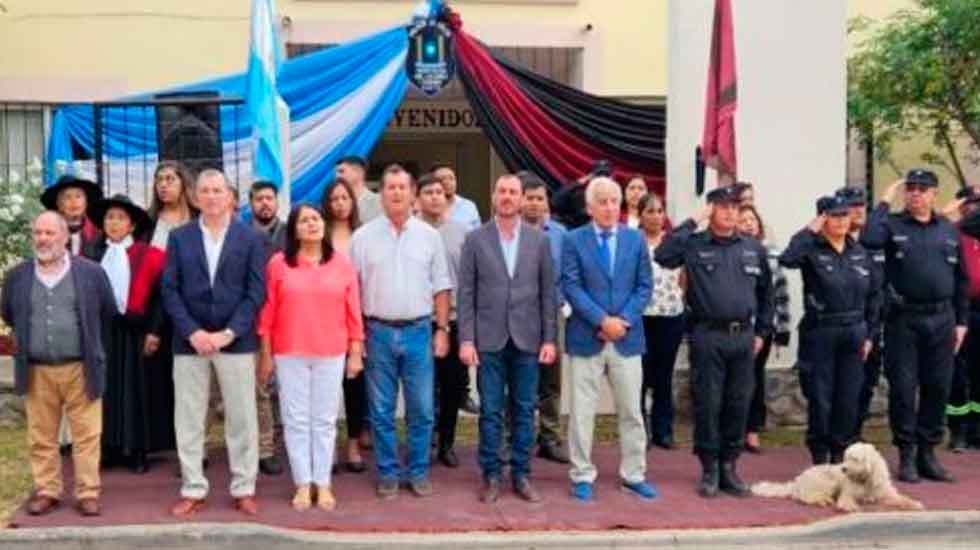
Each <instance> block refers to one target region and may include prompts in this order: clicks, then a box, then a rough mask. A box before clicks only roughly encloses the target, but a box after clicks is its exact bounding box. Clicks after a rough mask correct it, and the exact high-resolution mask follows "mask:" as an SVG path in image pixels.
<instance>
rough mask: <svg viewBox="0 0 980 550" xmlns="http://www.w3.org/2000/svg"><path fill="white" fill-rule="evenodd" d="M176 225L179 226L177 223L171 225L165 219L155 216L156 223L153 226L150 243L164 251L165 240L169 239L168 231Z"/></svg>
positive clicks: (165, 249) (165, 248)
mask: <svg viewBox="0 0 980 550" xmlns="http://www.w3.org/2000/svg"><path fill="white" fill-rule="evenodd" d="M177 227H179V225H171V224H170V222H168V221H167V220H165V219H163V218H157V223H156V226H155V227H154V228H153V237H152V238H151V239H150V244H151V245H153V246H155V247H157V248H159V249H160V250H163V251H164V252H166V251H167V241H168V240H169V239H170V232H171V231H173V230H174V229H176V228H177Z"/></svg>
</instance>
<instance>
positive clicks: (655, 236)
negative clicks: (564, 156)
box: [638, 193, 687, 449]
mask: <svg viewBox="0 0 980 550" xmlns="http://www.w3.org/2000/svg"><path fill="white" fill-rule="evenodd" d="M638 207H639V211H640V231H642V232H643V236H644V237H645V239H646V246H647V251H648V253H649V255H650V268H651V271H652V274H653V293H652V294H651V296H650V302H649V303H648V304H647V306H646V309H645V310H644V311H643V331H644V335H645V336H646V344H647V346H646V352H645V353H644V354H643V387H642V388H641V390H640V406H641V408H642V411H643V415H644V419H645V420H646V427H647V448H650V447H651V446H653V445H656V446H657V447H660V448H663V449H673V448H674V364H675V363H676V362H677V350H678V349H679V348H680V345H681V339H683V337H684V330H685V328H686V326H687V321H686V320H685V318H684V285H685V277H684V270H683V269H681V268H676V269H666V268H664V267H661V266H660V264H658V263H657V262H655V261H654V260H653V258H654V255H655V254H656V251H657V248H658V247H659V246H660V245H661V244H663V242H664V239H665V238H666V237H667V235H668V234H669V233H670V224H669V223H668V220H667V211H666V209H665V208H664V200H663V199H662V198H660V197H659V196H658V195H656V194H653V193H650V194H648V195H645V196H644V197H643V198H642V199H640V203H639V205H638ZM651 392H652V393H653V396H652V405H651V407H650V408H649V409H647V406H646V399H647V395H648V393H651Z"/></svg>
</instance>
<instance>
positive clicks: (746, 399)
mask: <svg viewBox="0 0 980 550" xmlns="http://www.w3.org/2000/svg"><path fill="white" fill-rule="evenodd" d="M742 190H743V186H742V185H739V184H735V185H730V186H726V187H719V188H718V189H715V190H713V191H711V192H710V193H708V197H707V198H708V203H709V204H708V206H707V208H706V209H705V210H704V211H702V212H701V213H700V214H699V215H698V217H697V219H696V220H690V219H689V220H686V221H685V222H684V223H682V224H680V225H679V226H678V227H677V228H676V229H674V231H673V232H672V233H671V235H670V236H668V237H667V239H666V240H665V241H664V243H663V244H662V245H660V248H658V249H657V252H656V261H657V263H659V264H660V265H662V266H664V267H666V268H668V269H674V268H677V267H680V266H681V265H685V266H686V267H687V273H688V276H689V277H688V281H689V282H688V288H687V302H688V304H689V305H690V308H691V313H692V322H693V325H692V332H691V386H692V392H693V395H694V452H695V453H696V454H697V455H698V457H699V458H700V460H701V467H702V476H701V482H700V484H699V486H698V494H700V495H701V496H703V497H713V496H715V495H716V494H718V490H719V489H721V490H722V491H725V492H726V493H730V494H732V495H735V496H748V494H749V490H748V487H747V486H746V484H745V483H743V482H742V480H741V479H739V477H738V474H737V473H736V471H735V463H736V461H737V459H738V456H739V454H740V452H741V451H742V449H743V445H744V441H743V438H744V436H745V423H746V421H747V417H748V411H749V403H750V400H751V397H752V391H753V389H754V387H755V380H754V376H753V357H754V356H755V354H756V353H758V352H759V349H760V348H761V347H762V342H763V339H764V337H765V336H766V335H767V334H768V333H769V332H770V331H771V330H772V318H773V313H772V298H771V286H772V276H771V274H770V270H769V263H768V261H767V257H766V249H765V248H764V247H763V246H762V245H761V244H760V243H759V241H757V240H755V239H753V238H751V237H745V236H742V235H739V234H738V233H737V232H736V231H735V221H736V219H737V217H738V207H739V204H738V201H739V195H740V194H741V192H742ZM705 221H708V228H707V230H705V231H698V224H700V223H703V222H705ZM719 462H720V464H719Z"/></svg>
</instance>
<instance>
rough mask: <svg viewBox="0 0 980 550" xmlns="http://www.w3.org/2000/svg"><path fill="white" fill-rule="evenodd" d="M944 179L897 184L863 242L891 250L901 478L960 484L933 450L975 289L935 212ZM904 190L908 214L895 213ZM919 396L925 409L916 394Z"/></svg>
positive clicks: (915, 174) (891, 336)
mask: <svg viewBox="0 0 980 550" xmlns="http://www.w3.org/2000/svg"><path fill="white" fill-rule="evenodd" d="M938 185H939V180H938V179H937V178H936V174H934V173H932V172H930V171H928V170H920V169H916V170H911V171H910V172H909V173H908V174H906V176H905V179H904V180H899V181H897V182H895V183H893V184H892V185H891V186H890V187H889V188H888V190H887V191H886V192H885V195H884V196H883V197H882V202H881V204H879V205H878V206H877V207H876V208H875V209H874V210H873V211H872V212H871V216H870V219H869V220H868V227H866V228H865V230H864V234H863V235H862V236H861V242H862V244H864V245H865V246H868V247H870V248H882V249H884V251H885V283H886V286H885V289H884V292H885V300H886V301H887V304H888V306H887V307H888V318H887V320H886V322H885V375H886V376H887V377H888V382H889V386H890V387H889V406H888V413H889V417H890V418H889V420H890V423H891V428H892V440H893V443H894V444H895V445H896V446H897V447H898V448H899V456H900V465H899V472H898V479H900V480H902V481H905V482H908V483H915V482H918V481H919V476H922V477H924V478H926V479H931V480H934V481H948V482H952V481H954V479H953V476H952V475H951V474H950V473H949V472H947V471H946V469H945V468H943V466H942V465H941V464H940V463H939V461H938V460H937V459H936V455H935V453H934V451H933V448H934V447H935V446H936V445H938V444H939V443H940V442H941V440H942V437H943V416H944V413H945V409H946V402H947V399H948V398H949V390H950V382H951V380H952V376H953V355H954V354H955V353H956V352H957V351H958V350H959V348H960V345H961V344H962V343H963V338H964V336H965V335H966V322H967V312H968V309H967V291H966V278H965V277H964V276H963V270H962V263H961V259H960V258H961V250H960V241H959V234H958V233H957V230H956V228H955V227H953V225H952V224H951V223H950V222H949V221H948V220H946V218H944V217H942V216H940V215H938V214H937V213H935V212H934V211H933V205H934V203H935V200H936V187H937V186H938ZM903 187H904V195H905V208H904V209H903V210H902V211H901V212H899V213H895V214H893V213H891V212H889V207H890V206H891V204H892V202H893V201H894V200H895V196H896V195H897V194H898V192H899V190H900V189H902V188H903ZM917 391H918V399H919V403H918V410H916V393H917Z"/></svg>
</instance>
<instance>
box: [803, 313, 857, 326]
mask: <svg viewBox="0 0 980 550" xmlns="http://www.w3.org/2000/svg"><path fill="white" fill-rule="evenodd" d="M807 315H808V316H811V317H812V318H813V320H814V321H816V323H817V324H818V325H822V326H835V327H840V326H846V325H853V324H854V323H860V322H862V321H864V312H863V311H860V310H853V311H840V312H837V313H819V312H808V313H807Z"/></svg>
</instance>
